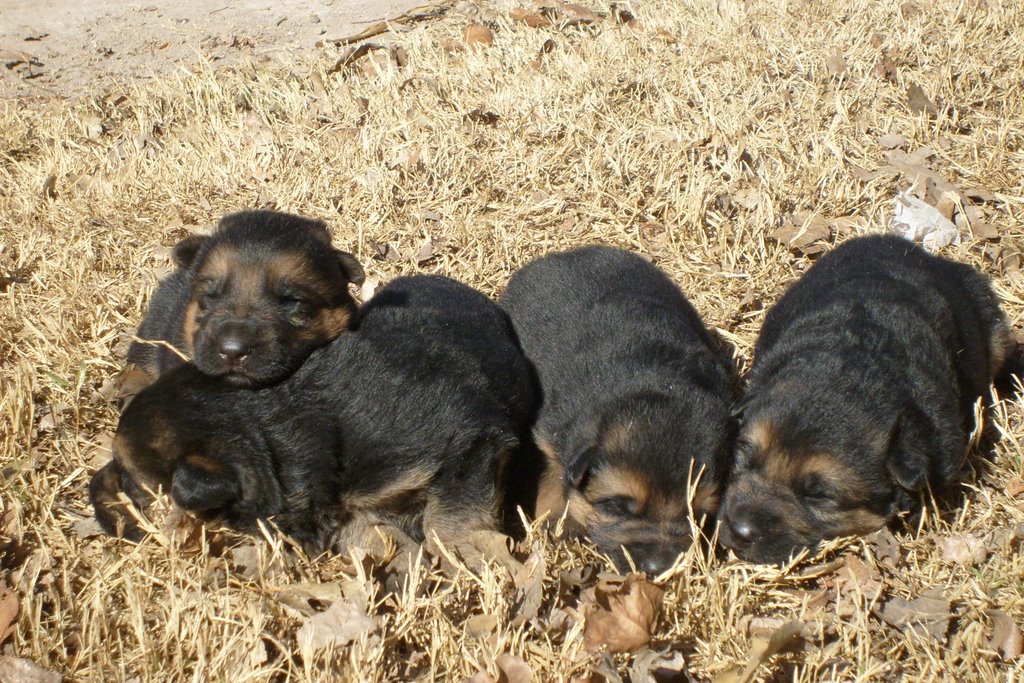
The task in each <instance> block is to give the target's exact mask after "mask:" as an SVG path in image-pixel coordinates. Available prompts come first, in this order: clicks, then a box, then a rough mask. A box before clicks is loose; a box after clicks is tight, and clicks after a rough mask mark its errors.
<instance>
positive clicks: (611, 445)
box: [601, 422, 633, 452]
mask: <svg viewBox="0 0 1024 683" xmlns="http://www.w3.org/2000/svg"><path fill="white" fill-rule="evenodd" d="M630 426H631V425H629V424H628V423H625V422H619V423H617V424H613V425H612V426H611V427H609V428H608V429H606V430H605V431H604V433H602V434H601V448H602V449H604V450H605V451H608V452H615V451H629V450H630V448H631V446H632V444H633V438H632V433H631V430H630Z"/></svg>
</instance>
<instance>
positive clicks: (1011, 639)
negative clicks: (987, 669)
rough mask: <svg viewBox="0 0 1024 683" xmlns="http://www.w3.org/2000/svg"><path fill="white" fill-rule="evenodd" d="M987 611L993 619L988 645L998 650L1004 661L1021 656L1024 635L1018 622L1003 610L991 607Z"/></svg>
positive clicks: (1023, 649)
mask: <svg viewBox="0 0 1024 683" xmlns="http://www.w3.org/2000/svg"><path fill="white" fill-rule="evenodd" d="M985 613H986V614H988V616H989V618H990V619H992V637H991V638H989V641H988V646H989V647H990V648H992V649H993V650H995V651H996V652H998V653H999V656H1000V657H1002V658H1003V661H1007V662H1008V661H1010V660H1012V659H1016V658H1017V657H1020V655H1021V653H1022V652H1024V636H1022V635H1021V632H1020V628H1019V627H1018V626H1017V624H1016V623H1014V621H1013V619H1011V618H1010V617H1009V616H1008V615H1007V614H1006V612H1004V611H1002V610H999V609H990V610H986V612H985Z"/></svg>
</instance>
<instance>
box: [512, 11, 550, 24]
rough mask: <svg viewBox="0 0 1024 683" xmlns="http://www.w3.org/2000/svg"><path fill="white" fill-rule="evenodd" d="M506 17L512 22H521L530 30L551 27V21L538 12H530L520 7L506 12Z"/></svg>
mask: <svg viewBox="0 0 1024 683" xmlns="http://www.w3.org/2000/svg"><path fill="white" fill-rule="evenodd" d="M508 16H509V18H510V19H512V20H513V21H521V22H523V23H524V24H526V25H527V26H529V27H530V28H543V27H545V26H551V20H550V19H548V18H547V17H546V16H544V15H543V14H541V13H540V12H531V11H530V10H528V9H523V8H522V7H513V8H512V9H510V10H509V11H508Z"/></svg>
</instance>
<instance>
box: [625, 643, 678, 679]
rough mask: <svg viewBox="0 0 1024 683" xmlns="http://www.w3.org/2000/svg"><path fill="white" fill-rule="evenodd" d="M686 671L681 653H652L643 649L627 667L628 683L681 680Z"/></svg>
mask: <svg viewBox="0 0 1024 683" xmlns="http://www.w3.org/2000/svg"><path fill="white" fill-rule="evenodd" d="M685 671H686V658H685V657H683V653H682V652H654V651H653V650H648V649H644V650H641V651H640V652H639V653H637V655H636V657H634V658H633V665H632V666H631V667H629V680H630V683H658V682H659V681H666V680H668V681H672V680H677V679H680V678H681V674H683V673H684V672H685Z"/></svg>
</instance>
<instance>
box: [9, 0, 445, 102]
mask: <svg viewBox="0 0 1024 683" xmlns="http://www.w3.org/2000/svg"><path fill="white" fill-rule="evenodd" d="M425 4H427V3H426V1H425V0H420V1H417V0H275V2H270V1H269V0H241V1H238V2H235V1H227V0H188V2H172V1H170V0H151V1H150V2H135V3H125V2H118V1H117V0H82V1H81V2H52V1H43V2H35V1H31V0H9V1H8V2H5V3H3V6H2V7H0V57H2V58H3V61H4V62H5V63H10V62H11V61H12V60H14V59H16V58H19V57H23V56H27V57H29V58H30V59H29V60H26V61H25V62H23V63H20V64H16V65H15V66H13V67H8V68H5V69H4V70H3V75H2V77H0V98H3V99H7V98H8V97H12V96H13V97H33V98H40V97H43V98H45V97H51V96H55V95H56V96H69V95H79V96H90V95H103V94H106V93H107V92H109V91H110V90H111V89H113V88H115V87H119V86H121V87H123V86H125V85H127V84H129V83H134V82H138V81H140V80H142V81H145V80H151V79H154V78H164V77H167V76H169V75H171V74H173V73H175V72H176V71H178V70H180V69H182V68H188V67H191V66H194V65H195V64H196V63H199V62H205V63H207V64H209V65H210V67H211V68H216V67H219V66H222V65H225V64H236V65H237V64H238V63H240V62H241V61H244V60H251V59H254V58H255V59H274V60H281V61H287V60H288V59H294V58H295V57H296V56H297V55H299V54H301V53H303V52H307V53H308V52H309V51H310V50H311V49H312V48H313V47H314V46H315V45H316V43H317V42H320V41H325V40H332V39H336V38H342V37H345V36H349V35H353V34H356V33H359V32H360V31H362V30H364V29H365V28H366V27H367V26H368V25H370V24H373V23H376V22H379V21H382V20H385V19H390V18H393V17H396V16H399V15H400V14H402V13H403V12H406V11H408V10H410V9H413V8H415V7H417V6H420V5H425Z"/></svg>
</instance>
